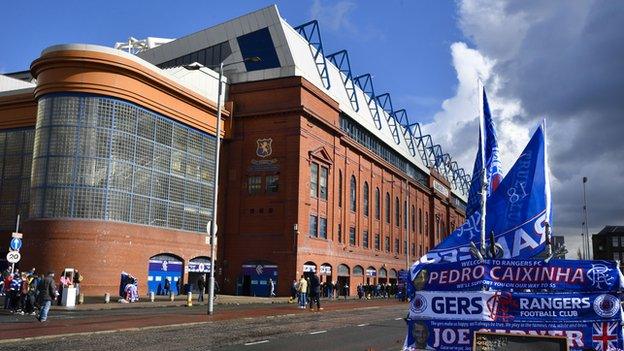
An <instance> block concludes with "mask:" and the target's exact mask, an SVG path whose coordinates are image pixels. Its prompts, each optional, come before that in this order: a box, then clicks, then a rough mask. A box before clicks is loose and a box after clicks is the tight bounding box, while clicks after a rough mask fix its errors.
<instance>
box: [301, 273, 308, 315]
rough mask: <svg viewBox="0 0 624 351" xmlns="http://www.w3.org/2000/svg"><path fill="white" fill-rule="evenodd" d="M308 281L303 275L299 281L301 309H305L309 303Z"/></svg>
mask: <svg viewBox="0 0 624 351" xmlns="http://www.w3.org/2000/svg"><path fill="white" fill-rule="evenodd" d="M307 292H308V281H307V280H306V279H305V277H304V276H303V275H301V279H299V308H305V306H306V303H307V299H306V297H307Z"/></svg>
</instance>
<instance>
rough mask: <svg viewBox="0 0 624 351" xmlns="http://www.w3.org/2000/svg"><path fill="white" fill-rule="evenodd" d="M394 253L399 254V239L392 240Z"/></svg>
mask: <svg viewBox="0 0 624 351" xmlns="http://www.w3.org/2000/svg"><path fill="white" fill-rule="evenodd" d="M394 252H396V253H399V239H394Z"/></svg>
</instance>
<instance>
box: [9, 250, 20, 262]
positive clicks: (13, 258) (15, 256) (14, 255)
mask: <svg viewBox="0 0 624 351" xmlns="http://www.w3.org/2000/svg"><path fill="white" fill-rule="evenodd" d="M6 258H7V261H9V263H17V262H19V260H20V259H22V255H20V253H19V251H9V253H8V254H7V255H6Z"/></svg>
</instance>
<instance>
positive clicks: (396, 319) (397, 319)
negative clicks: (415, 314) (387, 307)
mask: <svg viewBox="0 0 624 351" xmlns="http://www.w3.org/2000/svg"><path fill="white" fill-rule="evenodd" d="M401 319H403V318H401V317H399V318H395V319H394V320H395V321H400V320H401Z"/></svg>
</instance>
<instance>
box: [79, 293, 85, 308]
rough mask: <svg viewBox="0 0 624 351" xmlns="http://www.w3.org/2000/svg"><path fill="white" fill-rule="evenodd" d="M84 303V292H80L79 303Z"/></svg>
mask: <svg viewBox="0 0 624 351" xmlns="http://www.w3.org/2000/svg"><path fill="white" fill-rule="evenodd" d="M83 303H84V294H83V293H80V295H78V304H79V305H82V304H83Z"/></svg>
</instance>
